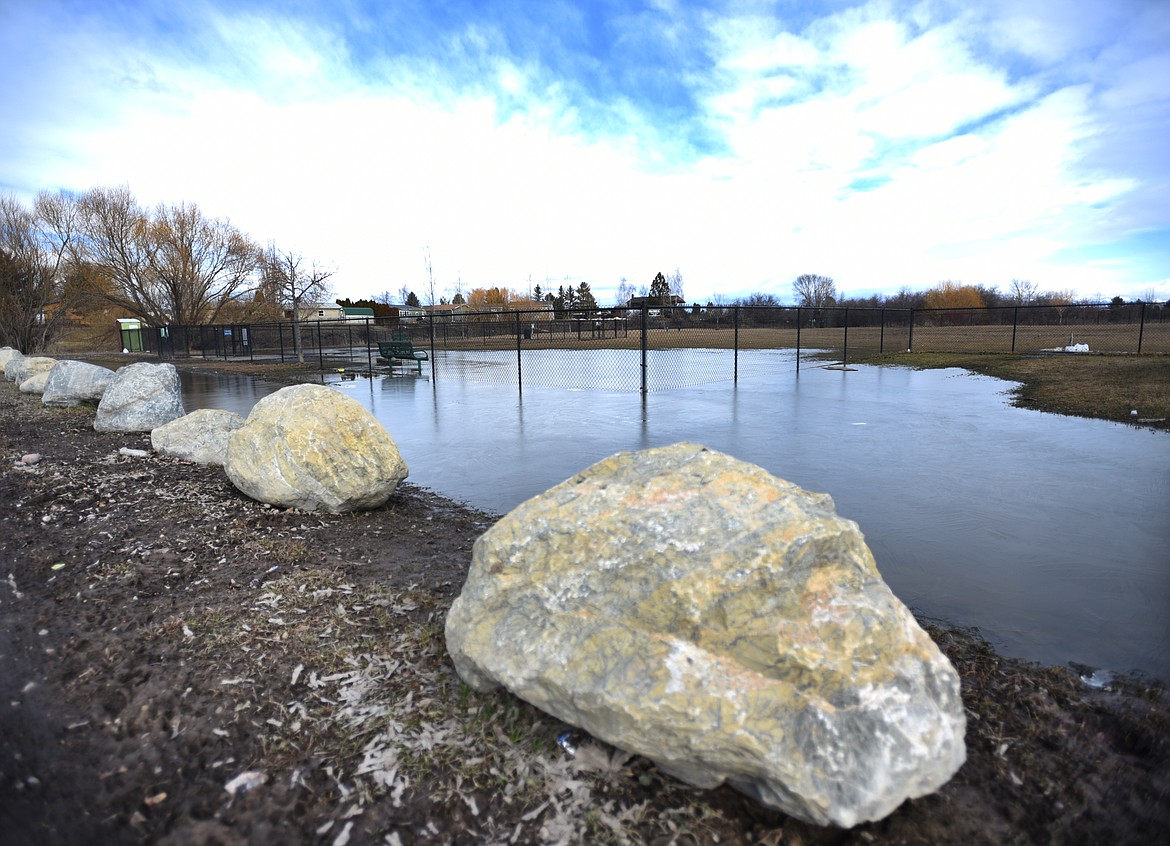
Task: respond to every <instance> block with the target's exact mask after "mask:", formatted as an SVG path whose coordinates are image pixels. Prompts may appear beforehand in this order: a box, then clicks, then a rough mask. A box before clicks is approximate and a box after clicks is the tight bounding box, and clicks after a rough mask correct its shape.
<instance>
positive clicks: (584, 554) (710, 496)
mask: <svg viewBox="0 0 1170 846" xmlns="http://www.w3.org/2000/svg"><path fill="white" fill-rule="evenodd" d="M447 647H448V650H449V652H450V654H451V657H452V658H453V660H454V663H455V668H456V670H457V671H458V672H459V675H460V676H461V677H462V678H463V679H464V680H465V681H467V682H468V683H469V684H470V685H472V686H473V687H475V688H477V689H480V690H487V689H491V688H493V687H495V686H497V685H503V686H504V687H506V688H508V689H509V690H511V691H512V692H513V693H515V694H516V695H517V696H520V697H521V698H523V699H526V700H528V701H529V702H531V703H533V704H534V705H536V706H537V707H539V708H541V709H543V710H545V711H547V712H548V713H551V714H553V715H555V716H557V717H559V718H560V719H563V720H565V721H566V722H569V723H572V724H574V725H577V726H579V727H581V728H583V729H585V730H587V731H588V732H589V733H591V734H592V735H594V736H595V737H599V738H601V739H603V740H605V741H607V742H609V743H611V744H613V745H615V746H617V747H620V748H622V749H625V750H627V751H629V752H632V753H636V754H640V755H643V756H645V757H647V758H650V759H651V760H653V761H654V762H655V763H656V764H657V765H658V767H659V768H660V769H662V770H664V771H665V772H667V773H670V774H673V775H675V776H677V777H679V778H681V779H683V780H684V781H687V782H689V783H690V784H692V785H695V786H698V787H714V786H716V785H719V784H721V783H724V782H726V783H728V784H730V785H732V786H734V787H736V788H737V789H739V790H740V791H742V792H744V793H746V794H748V795H749V796H751V797H753V798H755V799H757V800H758V801H760V802H761V803H763V804H764V805H767V806H769V807H771V808H775V809H778V810H781V811H783V812H785V813H788V814H791V815H793V816H796V817H799V818H801V819H803V820H806V821H808V822H812V823H815V824H818V825H838V826H846V827H848V826H852V825H854V824H857V823H859V822H862V821H866V820H875V819H880V818H881V817H884V816H885V815H887V814H889V813H890V812H891V811H893V810H894V809H895V808H897V807H898V805H899V804H901V803H902V802H903V801H904V800H905V799H908V798H912V797H916V796H922V795H925V794H927V793H931V792H933V791H935V790H937V789H938V788H939V787H940V786H941V785H943V784H945V783H946V781H947V780H948V779H950V777H951V776H952V775H953V774H954V772H955V771H956V770H957V769H958V768H959V766H960V765H961V764H962V763H963V761H964V759H965V757H966V747H965V745H964V739H963V738H964V731H965V728H966V723H965V718H964V715H963V706H962V702H961V701H960V698H959V678H958V675H957V674H956V673H955V670H954V668H953V667H952V666H951V664H950V662H949V661H947V659H946V657H945V656H943V654H942V653H941V652H940V651H939V649H938V648H937V647H936V646H935V644H934V643H933V642H932V641H931V639H930V638H929V636H927V635H926V633H925V632H923V631H922V629H921V628H920V627H919V626H918V624H917V623H916V621H915V620H914V618H913V616H911V614H910V612H909V611H908V610H907V609H906V607H905V606H904V605H902V603H901V602H899V601H898V599H897V598H896V597H894V595H893V594H892V593H891V592H890V590H889V588H888V587H887V586H886V584H885V583H884V582H883V581H882V578H881V576H880V575H879V573H878V571H877V567H876V565H875V564H874V560H873V556H872V555H871V553H870V551H869V549H868V548H867V547H866V545H865V542H864V539H863V538H862V535H861V532H860V531H859V530H858V527H857V524H856V523H854V522H852V521H850V520H846V519H843V518H841V517H839V516H838V515H837V514H836V513H835V510H834V506H833V501H832V499H831V498H830V497H829V496H827V495H824V494H813V493H808V492H807V491H804V490H802V489H801V488H799V487H797V486H796V485H793V484H791V483H789V482H786V481H784V480H782V479H778V478H776V477H774V476H772V475H770V474H769V473H767V472H766V471H764V470H763V469H761V468H759V467H756V466H754V465H750V464H747V463H744V462H741V461H738V460H736V459H734V458H731V457H729V456H726V455H722V454H720V453H717V452H713V451H710V450H707V449H705V448H704V447H702V446H699V445H697V444H688V443H682V444H675V445H674V446H670V447H663V448H660V449H651V450H646V451H643V452H637V453H619V454H617V455H614V456H612V457H610V458H608V459H606V460H604V461H602V462H599V463H598V464H595V465H594V466H592V467H590V468H589V469H587V470H585V471H584V472H582V473H581V474H579V475H577V476H575V477H573V478H572V479H569V480H568V481H566V482H563V483H562V484H560V485H558V486H556V487H554V488H552V489H551V490H549V491H547V492H545V493H544V494H541V495H540V496H537V497H535V498H533V499H531V500H529V501H527V502H525V503H523V504H522V505H520V506H518V507H517V508H516V509H515V510H514V511H512V512H511V513H510V514H508V515H507V516H505V517H504V518H503V519H501V520H500V521H499V522H498V523H497V524H496V525H495V526H493V527H492V528H491V529H489V530H488V531H487V532H485V533H484V534H483V535H482V536H481V537H480V538H479V539H478V540H477V541H476V543H475V547H474V551H473V555H472V564H471V570H470V573H469V575H468V578H467V582H466V584H465V585H464V588H463V591H462V594H461V596H460V597H459V598H458V599H456V601H455V603H454V604H453V605H452V607H451V610H450V613H449V614H448V617H447Z"/></svg>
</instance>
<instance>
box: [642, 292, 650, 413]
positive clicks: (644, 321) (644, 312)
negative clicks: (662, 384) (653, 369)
mask: <svg viewBox="0 0 1170 846" xmlns="http://www.w3.org/2000/svg"><path fill="white" fill-rule="evenodd" d="M649 322H650V312H649V309H648V308H647V307H646V304H645V303H643V304H642V393H643V394H645V393H646V390H647V386H646V350H647V348H648V338H647V329H648V325H649Z"/></svg>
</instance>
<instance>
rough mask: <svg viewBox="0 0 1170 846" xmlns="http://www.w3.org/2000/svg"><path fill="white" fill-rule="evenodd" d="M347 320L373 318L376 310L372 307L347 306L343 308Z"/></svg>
mask: <svg viewBox="0 0 1170 846" xmlns="http://www.w3.org/2000/svg"><path fill="white" fill-rule="evenodd" d="M342 312H343V313H344V316H345V319H346V320H373V319H374V310H373V309H372V308H351V307H350V306H345V307H344V308H343V309H342Z"/></svg>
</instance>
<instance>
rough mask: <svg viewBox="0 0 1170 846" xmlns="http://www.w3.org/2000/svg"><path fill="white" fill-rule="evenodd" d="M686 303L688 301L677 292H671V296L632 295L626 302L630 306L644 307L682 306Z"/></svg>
mask: <svg viewBox="0 0 1170 846" xmlns="http://www.w3.org/2000/svg"><path fill="white" fill-rule="evenodd" d="M686 304H687V301H686V300H684V299H683V298H682V297H680V296H678V295H676V294H671V295H670V296H669V297H630V301H629V302H628V303H626V305H627V306H628V307H629V308H642V306H648V307H649V308H662V307H663V306H681V305H686Z"/></svg>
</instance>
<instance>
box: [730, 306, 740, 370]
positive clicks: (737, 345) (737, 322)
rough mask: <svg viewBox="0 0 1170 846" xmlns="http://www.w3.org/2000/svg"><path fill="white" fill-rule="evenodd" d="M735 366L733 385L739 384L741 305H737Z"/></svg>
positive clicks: (735, 313)
mask: <svg viewBox="0 0 1170 846" xmlns="http://www.w3.org/2000/svg"><path fill="white" fill-rule="evenodd" d="M734 315H735V319H734V323H735V364H734V366H733V368H732V374H731V383H732V384H733V385H738V384H739V303H736V304H735V312H734Z"/></svg>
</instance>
